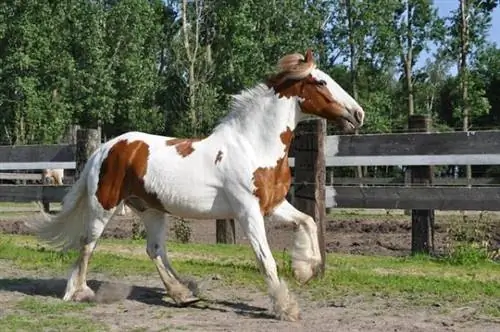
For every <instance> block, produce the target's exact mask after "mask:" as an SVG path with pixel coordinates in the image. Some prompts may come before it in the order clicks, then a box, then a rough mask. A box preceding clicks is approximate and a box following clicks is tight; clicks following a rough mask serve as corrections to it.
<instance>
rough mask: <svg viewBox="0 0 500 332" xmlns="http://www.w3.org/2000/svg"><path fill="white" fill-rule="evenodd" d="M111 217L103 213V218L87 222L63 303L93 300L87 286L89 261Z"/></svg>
mask: <svg viewBox="0 0 500 332" xmlns="http://www.w3.org/2000/svg"><path fill="white" fill-rule="evenodd" d="M111 216H112V213H110V212H105V216H102V217H101V218H93V219H90V220H89V221H87V224H86V226H87V227H86V228H85V235H84V236H82V237H81V238H80V255H79V256H78V259H77V261H76V263H75V264H74V265H73V267H72V270H71V273H70V275H69V278H68V282H67V284H66V290H65V292H64V297H63V300H64V301H69V300H74V301H88V300H92V299H93V298H94V295H95V293H94V291H93V290H92V289H91V288H90V287H89V286H88V285H87V270H88V265H89V260H90V257H91V256H92V253H93V251H94V249H95V247H96V244H97V240H98V239H99V237H100V236H101V234H102V232H103V231H104V227H105V226H106V224H107V222H108V221H109V219H110V218H111Z"/></svg>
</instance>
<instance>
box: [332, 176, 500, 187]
mask: <svg viewBox="0 0 500 332" xmlns="http://www.w3.org/2000/svg"><path fill="white" fill-rule="evenodd" d="M333 181H334V182H333V185H335V186H349V185H370V186H373V185H378V186H386V185H392V186H397V185H405V183H404V182H403V179H402V178H372V177H370V178H368V177H365V178H361V179H359V178H350V177H339V178H334V179H333ZM494 184H500V178H472V179H471V185H473V186H484V185H494ZM432 185H433V186H466V185H468V182H467V179H465V178H458V179H454V178H445V177H442V178H436V177H435V178H434V180H433V182H432Z"/></svg>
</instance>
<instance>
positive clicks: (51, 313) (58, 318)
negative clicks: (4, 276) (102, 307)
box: [0, 297, 108, 331]
mask: <svg viewBox="0 0 500 332" xmlns="http://www.w3.org/2000/svg"><path fill="white" fill-rule="evenodd" d="M92 305H93V304H89V303H68V302H62V301H61V300H57V299H46V298H44V299H43V300H39V299H37V298H34V297H25V298H23V299H22V300H20V301H19V302H17V303H16V305H15V306H14V308H13V313H10V314H8V315H6V316H4V317H2V318H1V319H0V331H47V330H50V331H107V330H108V328H107V327H106V326H104V325H102V324H99V323H96V322H95V321H93V319H92V317H91V316H88V317H82V316H79V317H76V316H75V315H74V313H77V312H82V311H83V310H85V309H86V308H88V307H90V306H92Z"/></svg>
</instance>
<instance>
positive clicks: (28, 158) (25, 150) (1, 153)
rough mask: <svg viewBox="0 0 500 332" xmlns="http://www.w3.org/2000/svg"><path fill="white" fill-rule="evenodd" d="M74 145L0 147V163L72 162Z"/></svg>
mask: <svg viewBox="0 0 500 332" xmlns="http://www.w3.org/2000/svg"><path fill="white" fill-rule="evenodd" d="M75 151H76V146H75V145H74V144H53V145H0V163H26V162H41V161H46V162H49V161H74V160H75Z"/></svg>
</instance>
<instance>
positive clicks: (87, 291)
mask: <svg viewBox="0 0 500 332" xmlns="http://www.w3.org/2000/svg"><path fill="white" fill-rule="evenodd" d="M71 299H72V300H73V301H75V302H91V301H93V300H94V299H95V293H94V291H93V290H92V289H91V288H90V287H88V286H87V287H85V288H83V289H80V290H77V291H76V292H75V293H74V294H73V296H72V297H71Z"/></svg>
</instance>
